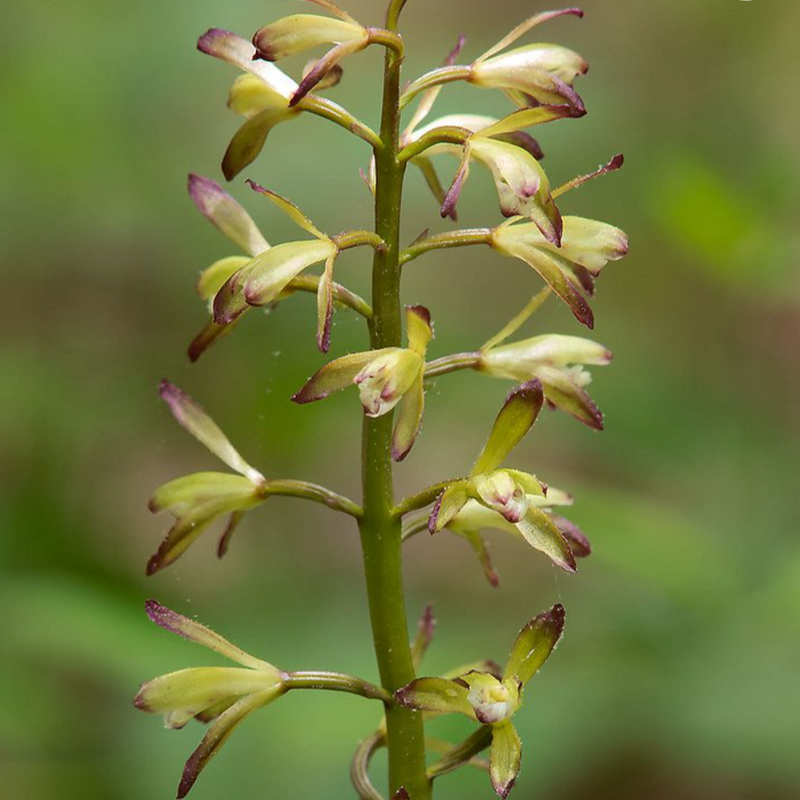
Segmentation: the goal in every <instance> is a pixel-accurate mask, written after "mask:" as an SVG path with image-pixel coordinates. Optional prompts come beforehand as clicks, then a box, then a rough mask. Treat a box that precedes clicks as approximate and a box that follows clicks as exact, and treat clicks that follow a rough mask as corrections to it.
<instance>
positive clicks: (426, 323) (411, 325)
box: [406, 306, 433, 356]
mask: <svg viewBox="0 0 800 800" xmlns="http://www.w3.org/2000/svg"><path fill="white" fill-rule="evenodd" d="M406 335H407V336H408V346H409V348H410V349H411V350H413V351H414V352H415V353H419V355H421V356H424V355H425V353H426V351H427V349H428V345H429V344H430V341H431V339H433V325H432V324H431V312H430V311H428V309H427V308H425V306H406Z"/></svg>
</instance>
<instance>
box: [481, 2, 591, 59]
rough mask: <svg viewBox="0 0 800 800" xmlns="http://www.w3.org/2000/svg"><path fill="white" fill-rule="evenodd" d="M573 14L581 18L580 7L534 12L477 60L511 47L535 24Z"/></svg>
mask: <svg viewBox="0 0 800 800" xmlns="http://www.w3.org/2000/svg"><path fill="white" fill-rule="evenodd" d="M568 15H571V16H575V17H578V18H579V19H582V18H583V11H582V9H580V8H561V9H559V10H557V11H542V12H540V13H538V14H534V15H533V16H532V17H528V19H526V20H525V21H524V22H521V23H520V24H519V25H517V27H516V28H514V30H512V31H511V33H508V34H506V35H505V36H504V37H503V38H502V39H501V40H500V41H499V42H497V44H495V45H493V46H492V47H490V48H489V49H488V50H487V51H486V52H485V53H484V54H483V55H482V56H481V57H480V58H479V59H478V61H479V62H480V61H485V60H486V59H487V58H491V57H492V56H493V55H494V54H495V53H499V52H501V51H502V50H505V49H506V48H507V47H511V45H512V44H514V42H516V41H517V39H519V38H521V37H522V36H524V35H525V34H526V33H527V32H528V31H530V30H532V29H533V28H535V27H536V26H537V25H542V24H543V23H545V22H549V21H550V20H551V19H556V18H557V17H564V16H568Z"/></svg>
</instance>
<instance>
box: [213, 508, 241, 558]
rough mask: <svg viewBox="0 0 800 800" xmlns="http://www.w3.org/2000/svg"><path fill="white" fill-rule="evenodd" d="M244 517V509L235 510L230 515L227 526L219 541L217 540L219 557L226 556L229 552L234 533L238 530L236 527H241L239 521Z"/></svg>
mask: <svg viewBox="0 0 800 800" xmlns="http://www.w3.org/2000/svg"><path fill="white" fill-rule="evenodd" d="M243 519H244V511H234V512H233V514H231V515H230V517H228V524H227V525H226V526H225V530H224V531H223V532H222V536H220V537H219V542H217V558H225V556H226V555H227V553H228V548H229V547H230V545H231V539H232V538H233V534H234V533H235V532H236V528H238V527H239V523H240V522H241V521H242V520H243Z"/></svg>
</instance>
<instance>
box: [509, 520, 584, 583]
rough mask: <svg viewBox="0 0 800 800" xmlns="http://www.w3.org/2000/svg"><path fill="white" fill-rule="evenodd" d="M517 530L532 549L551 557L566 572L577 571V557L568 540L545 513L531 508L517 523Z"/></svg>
mask: <svg viewBox="0 0 800 800" xmlns="http://www.w3.org/2000/svg"><path fill="white" fill-rule="evenodd" d="M517 530H518V531H519V532H520V533H521V534H522V535H523V537H524V538H525V541H527V542H528V544H529V545H530V546H531V547H533V548H535V549H536V550H539V551H541V552H542V553H544V554H545V555H546V556H549V558H550V560H551V561H552V562H553V563H554V564H556V565H557V566H559V567H561V569H563V570H564V571H565V572H576V571H577V569H578V567H577V565H576V564H575V556H574V555H573V553H572V550H571V549H570V546H569V544H568V543H567V540H566V539H565V538H564V536H563V534H562V533H561V531H560V530H559V529H558V528H557V527H556V526H555V525H554V524H553V522H552V521H551V519H550V517H548V516H547V514H545V512H544V511H542V510H541V509H539V508H535V507H534V506H531V507H530V508H529V509H528V513H527V514H526V515H525V518H524V519H521V520H520V521H519V522H518V523H517Z"/></svg>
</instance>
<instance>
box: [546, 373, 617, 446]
mask: <svg viewBox="0 0 800 800" xmlns="http://www.w3.org/2000/svg"><path fill="white" fill-rule="evenodd" d="M536 375H537V376H538V377H539V378H540V379H541V381H542V385H543V386H544V396H545V398H546V399H547V401H548V402H549V403H552V404H553V405H554V406H555V407H556V408H559V409H561V410H562V411H566V412H567V414H571V415H572V416H573V417H575V419H577V420H579V421H580V422H582V423H583V424H584V425H588V426H589V427H590V428H594V429H595V430H598V431H602V430H603V427H604V426H603V412H602V411H601V410H600V409H599V408H598V407H597V406H596V405H595V402H594V400H592V398H591V397H590V396H589V394H588V393H587V392H586V391H585V390H584V389H583V388H582V387H581V386H579V385H578V384H577V383H576V382H575V381H574V380H573V379H572V378H571V377H570V374H569V372H565V371H564V370H559V369H556V368H555V367H545V366H541V367H538V368H537V370H536Z"/></svg>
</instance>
